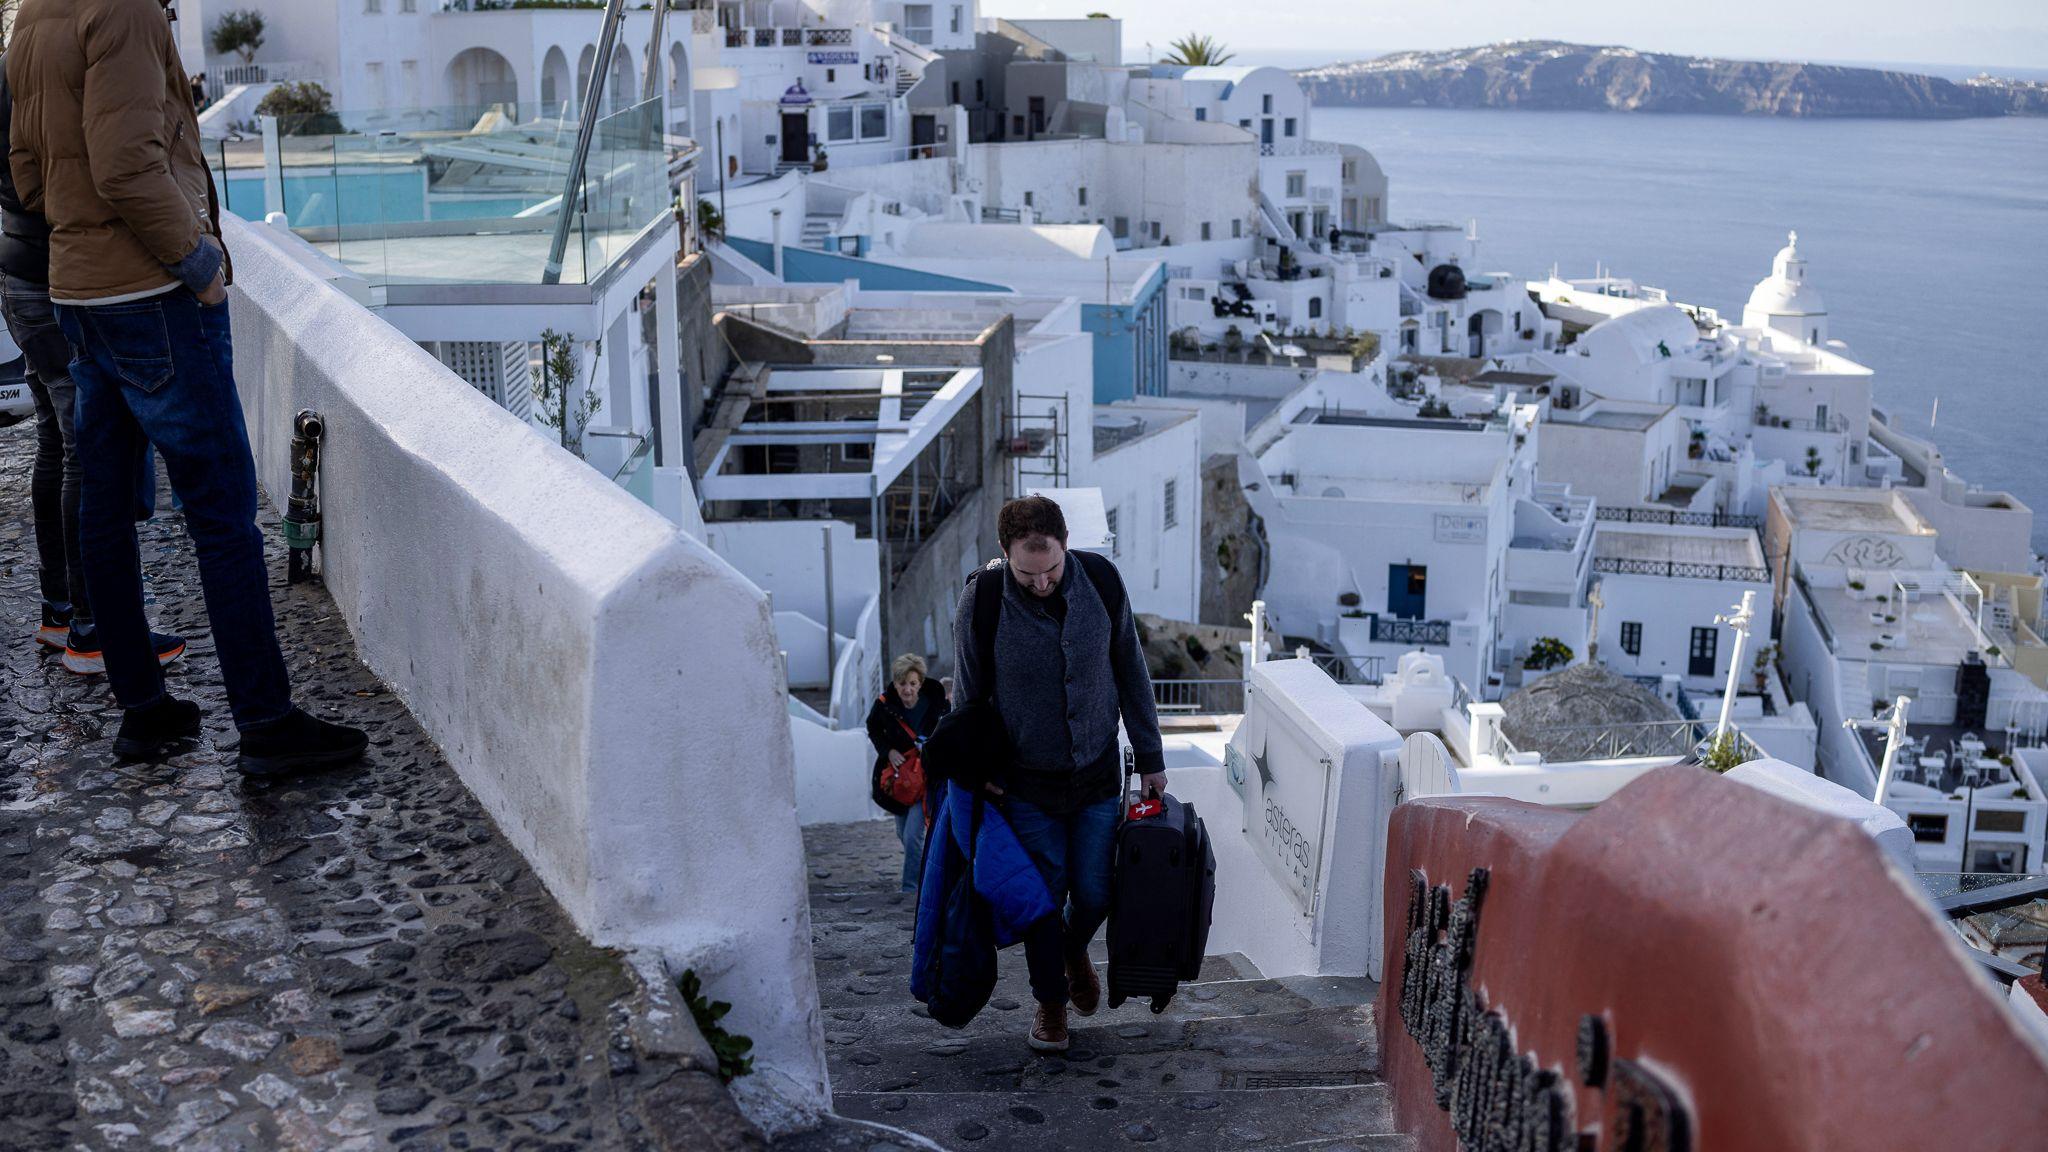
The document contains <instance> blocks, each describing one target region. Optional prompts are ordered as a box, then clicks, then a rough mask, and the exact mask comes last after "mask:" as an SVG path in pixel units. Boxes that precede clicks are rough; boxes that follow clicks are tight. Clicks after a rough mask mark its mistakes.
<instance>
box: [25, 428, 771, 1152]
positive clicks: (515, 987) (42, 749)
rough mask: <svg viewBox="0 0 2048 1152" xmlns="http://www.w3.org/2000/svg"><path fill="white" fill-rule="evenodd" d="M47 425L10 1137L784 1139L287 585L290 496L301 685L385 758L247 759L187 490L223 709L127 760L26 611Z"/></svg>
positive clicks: (28, 537)
mask: <svg viewBox="0 0 2048 1152" xmlns="http://www.w3.org/2000/svg"><path fill="white" fill-rule="evenodd" d="M32 435H33V428H32V426H30V425H22V426H20V427H18V428H14V429H10V430H7V431H5V432H0V627H4V628H5V629H6V630H7V633H6V635H5V636H4V643H0V689H4V697H5V708H4V711H0V1149H6V1150H8V1152H31V1150H36V1149H57V1148H95V1149H96V1148H111V1149H138V1150H143V1152H147V1150H148V1149H151V1148H167V1149H168V1148H175V1149H181V1150H184V1152H207V1150H214V1149H252V1150H253V1149H270V1148H285V1149H347V1150H354V1149H367V1148H385V1147H395V1148H400V1149H408V1150H411V1149H419V1150H422V1152H424V1150H427V1149H485V1148H489V1149H588V1148H605V1149H610V1148H619V1149H639V1148H687V1149H727V1148H752V1147H762V1146H764V1145H763V1144H762V1142H761V1141H760V1138H759V1136H758V1135H757V1134H754V1133H753V1132H752V1130H751V1129H750V1128H748V1127H747V1126H746V1125H745V1124H744V1122H743V1121H740V1120H739V1119H738V1117H737V1115H736V1114H735V1113H733V1112H732V1109H731V1104H730V1101H729V1099H728V1098H727V1097H726V1096H725V1094H724V1093H723V1092H722V1091H721V1090H719V1089H718V1087H717V1084H716V1082H715V1080H712V1079H711V1078H710V1077H708V1076H705V1075H704V1074H703V1073H701V1072H691V1071H688V1070H680V1069H678V1067H676V1066H675V1065H674V1064H673V1063H667V1062H661V1061H656V1060H651V1059H647V1058H643V1057H641V1056H639V1055H636V1051H635V1049H634V1046H633V1045H632V1043H630V1042H629V1040H628V1029H627V1026H626V1025H627V1020H628V1011H629V1008H628V1005H629V1003H630V998H631V996H632V993H633V984H632V981H631V979H630V977H629V974H628V970H627V968H626V966H625V965H623V964H622V963H621V961H620V959H619V958H618V957H617V956H615V955H614V954H611V953H608V952H604V951H600V950H597V949H593V948H591V947H589V946H588V945H587V944H585V943H584V942H583V941H582V940H581V939H580V938H579V937H578V935H577V934H576V933H575V932H574V931H573V929H572V928H571V927H570V925H569V923H568V921H567V920H566V919H565V918H564V917H563V915H562V914H561V912H560V910H559V908H558V907H557V906H556V904H555V903H554V901H553V900H552V899H551V898H550V897H549V896H548V894H547V892H546V891H545V890H544V889H543V887H542V886H541V884H540V883H539V881H538V880H537V879H536V878H535V877H534V875H533V873H532V872H531V870H529V869H528V868H527V866H526V865H525V863H524V862H523V860H522V859H521V858H520V856H519V855H518V853H517V852H516V851H514V850H513V849H512V847H511V846H510V845H508V844H507V843H506V842H505V841H504V840H503V838H502V837H501V836H500V835H499V834H498V832H497V830H496V829H495V828H494V827H493V826H492V824H491V821H490V820H489V819H488V818H487V817H486V816H485V815H484V813H483V811H482V810H481V808H480V807H479V806H478V805H477V803H476V801H475V800H474V799H472V798H471V796H470V795H469V793H468V792H467V791H466V790H465V789H464V787H463V786H462V784H461V783H460V782H459V781H458V780H457V778H456V777H455V775H454V772H453V771H452V770H451V769H450V768H449V767H448V766H447V765H446V764H445V763H444V762H443V761H442V760H441V759H440V757H439V756H438V754H437V753H436V751H435V749H434V748H433V746H432V745H431V744H430V743H429V742H428V741H427V739H426V737H425V736H424V735H423V734H422V732H421V731H420V728H419V726H418V725H417V724H415V723H414V721H413V719H412V717H411V715H410V714H409V713H408V712H407V711H406V709H405V707H404V706H403V705H402V704H401V703H400V702H399V701H398V700H397V699H396V698H394V697H393V696H392V695H391V694H390V692H388V691H387V690H386V689H385V688H384V687H383V686H382V685H381V684H380V683H379V682H378V681H377V680H376V678H375V677H374V676H372V675H371V674H370V672H369V671H368V670H367V669H365V668H364V667H363V666H362V665H361V664H360V663H359V662H358V661H357V660H356V658H355V655H354V652H353V649H352V647H351V645H350V642H349V638H348V633H347V631H346V629H345V628H344V626H343V624H342V621H341V620H340V619H339V618H338V617H337V616H336V614H335V610H334V606H333V604H332V603H331V602H330V601H329V600H328V599H327V598H326V596H325V595H324V593H323V592H322V591H321V590H320V589H319V587H318V586H317V585H300V586H298V587H296V588H290V589H287V588H285V587H284V584H283V575H282V574H283V558H282V549H281V546H280V545H279V544H278V543H277V540H278V537H277V535H276V532H275V525H274V522H273V523H267V524H266V529H267V533H268V535H269V538H270V539H271V541H272V555H271V561H272V563H271V570H272V573H273V577H274V581H273V584H274V587H273V593H274V596H275V599H276V603H277V606H278V616H279V630H280V633H281V635H282V637H283V640H284V644H285V651H286V657H287V660H288V662H289V663H290V666H291V670H292V675H293V678H294V681H295V682H296V684H297V691H298V697H299V700H300V702H301V703H302V704H303V705H304V706H306V707H307V708H308V709H309V710H311V711H314V712H315V713H317V714H319V715H323V716H328V717H333V718H337V719H342V720H345V721H347V722H348V723H351V724H354V725H357V726H359V727H362V728H365V729H367V730H368V731H369V733H370V739H371V749H370V757H369V761H368V763H367V765H366V766H364V767H363V768H361V769H359V770H356V771H352V772H345V773H340V774H335V775H332V776H325V777H312V778H305V779H301V780H297V781H290V782H284V783H279V784H275V785H270V786H264V785H260V784H247V783H244V782H243V781H242V780H241V778H240V777H239V776H238V775H237V774H236V773H235V772H234V770H233V749H234V747H235V730H234V727H233V725H232V724H231V723H230V722H229V720H228V713H227V706H226V701H225V699H224V697H223V695H222V692H221V686H220V680H219V674H218V665H217V664H216V663H215V660H214V657H213V652H212V646H211V644H210V641H209V639H208V636H207V631H206V624H205V613H204V610H203V607H202V606H201V603H200V599H199V589H198V582H197V577H196V573H195V569H194V566H193V563H192V558H191V548H190V544H189V542H188V541H187V540H186V538H185V535H184V531H183V528H182V526H181V524H180V521H179V518H178V517H177V516H176V515H165V516H160V517H159V518H158V519H157V520H156V521H155V522H152V523H150V524H147V525H144V526H143V529H142V550H143V555H144V560H145V566H146V568H147V571H148V575H149V581H150V583H149V586H150V589H151V593H152V600H153V605H152V614H153V616H154V618H155V620H156V621H157V624H158V627H160V628H162V629H164V630H168V631H173V632H178V633H181V634H183V635H184V636H185V637H187V638H188V640H190V642H191V652H190V655H189V656H188V657H187V658H186V659H185V661H184V662H183V663H182V664H179V665H175V666H174V667H173V668H172V669H171V671H170V677H171V685H172V690H173V691H174V692H175V693H177V694H179V695H183V696H189V697H191V698H194V699H196V700H198V701H199V702H200V703H201V705H202V706H204V707H205V709H206V712H207V719H206V731H205V737H204V739H203V740H202V741H201V742H200V743H199V745H198V746H197V747H196V748H194V749H192V750H191V751H189V752H185V753H182V754H180V755H177V756H175V757H173V758H171V759H169V760H167V761H165V762H164V763H161V764H150V765H128V766H124V765H120V764H116V763H115V762H114V759H113V756H112V752H111V749H110V745H111V739H112V736H113V731H114V728H115V726H116V725H117V724H118V723H119V712H118V710H117V709H116V708H115V707H114V704H113V701H112V698H111V696H110V694H109V693H108V691H107V689H106V684H105V680H104V678H102V677H92V678H82V677H77V676H74V675H72V674H70V673H68V672H66V671H65V670H64V669H63V668H62V667H61V666H60V665H59V663H58V661H57V660H56V659H55V658H54V657H52V656H47V655H44V654H42V653H40V652H39V651H38V649H37V646H35V645H34V644H33V643H32V642H31V641H30V639H29V637H30V635H31V633H32V631H33V626H34V622H35V619H36V615H35V614H36V610H37V604H38V601H37V597H36V582H35V552H34V542H33V535H32V530H31V526H30V522H29V510H28V484H29V476H28V472H29V467H28V464H29V455H30V445H31V442H32ZM266 515H268V514H266ZM272 519H273V520H274V517H273V518H272Z"/></svg>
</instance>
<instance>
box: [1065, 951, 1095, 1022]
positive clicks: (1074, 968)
mask: <svg viewBox="0 0 2048 1152" xmlns="http://www.w3.org/2000/svg"><path fill="white" fill-rule="evenodd" d="M1067 999H1069V1000H1071V1001H1073V1002H1074V1011H1075V1012H1076V1013H1078V1014H1079V1015H1082V1016H1093V1015H1095V1009H1096V1007H1097V1006H1098V1005H1100V1004H1101V1003H1102V978H1101V977H1100V976H1097V975H1096V974H1095V965H1093V964H1091V963H1089V962H1088V958H1087V957H1086V956H1083V957H1081V958H1080V959H1079V960H1075V959H1074V958H1073V957H1071V956H1069V957H1068V958H1067Z"/></svg>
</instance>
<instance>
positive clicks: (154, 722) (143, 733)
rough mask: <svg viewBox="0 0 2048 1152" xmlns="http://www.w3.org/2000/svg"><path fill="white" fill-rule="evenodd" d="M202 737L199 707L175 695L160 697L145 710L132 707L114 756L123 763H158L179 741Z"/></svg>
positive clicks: (119, 736)
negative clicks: (147, 761) (129, 761)
mask: <svg viewBox="0 0 2048 1152" xmlns="http://www.w3.org/2000/svg"><path fill="white" fill-rule="evenodd" d="M198 736H199V705H197V704H194V703H193V702H192V701H190V700H180V699H178V698H177V697H175V696H160V697H158V698H157V702H156V703H154V704H151V705H149V706H148V707H145V708H130V709H128V711H127V713H126V714H125V715H123V716H122V717H121V731H120V733H119V734H118V735H116V736H115V737H114V755H115V756H116V757H118V758H119V759H122V760H156V759H160V758H161V757H162V756H163V754H164V751H165V750H166V749H168V748H169V747H170V746H171V745H173V744H176V743H177V742H179V741H180V740H193V739H197V738H198Z"/></svg>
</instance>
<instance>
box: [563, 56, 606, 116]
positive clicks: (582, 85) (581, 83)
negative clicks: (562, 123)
mask: <svg viewBox="0 0 2048 1152" xmlns="http://www.w3.org/2000/svg"><path fill="white" fill-rule="evenodd" d="M596 70H597V46H596V45H595V44H585V45H584V46H583V55H581V56H579V57H577V58H576V93H575V95H573V96H571V97H570V98H569V101H570V103H572V104H574V105H575V107H576V110H577V111H578V112H581V111H582V110H583V102H584V101H585V100H588V99H591V98H592V96H593V95H594V94H593V93H592V92H591V90H590V74H591V73H592V72H595V71H596ZM598 100H599V102H600V103H602V100H603V98H602V97H601V96H599V97H598Z"/></svg>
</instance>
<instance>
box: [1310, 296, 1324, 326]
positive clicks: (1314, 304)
mask: <svg viewBox="0 0 2048 1152" xmlns="http://www.w3.org/2000/svg"><path fill="white" fill-rule="evenodd" d="M1322 315H1323V298H1322V297H1321V296H1311V297H1309V298H1308V318H1309V319H1311V320H1317V319H1320V318H1321V317H1322Z"/></svg>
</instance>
